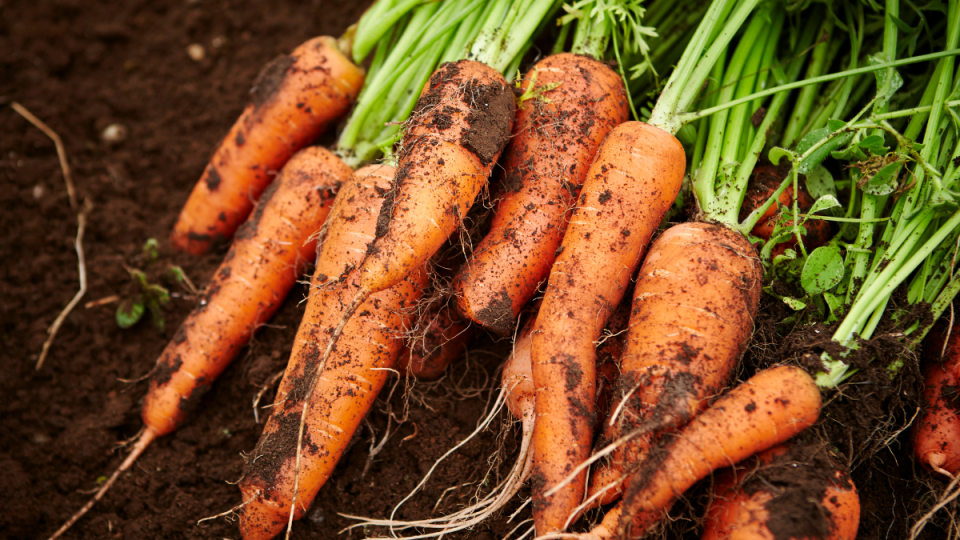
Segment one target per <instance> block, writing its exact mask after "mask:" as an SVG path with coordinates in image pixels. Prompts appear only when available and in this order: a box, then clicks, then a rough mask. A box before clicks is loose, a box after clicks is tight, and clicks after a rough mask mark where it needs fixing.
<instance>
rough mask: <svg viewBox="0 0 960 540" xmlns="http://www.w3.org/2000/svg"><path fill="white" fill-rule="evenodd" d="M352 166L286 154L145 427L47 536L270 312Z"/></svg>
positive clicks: (156, 386) (174, 420)
mask: <svg viewBox="0 0 960 540" xmlns="http://www.w3.org/2000/svg"><path fill="white" fill-rule="evenodd" d="M350 172H351V170H350V167H348V166H347V165H346V164H344V163H343V162H342V161H340V159H339V158H338V157H336V156H335V155H333V154H332V153H331V152H329V151H327V150H325V149H323V148H319V147H312V148H307V149H305V150H303V151H301V152H300V153H298V154H297V155H296V156H294V157H293V158H292V159H291V160H290V162H289V163H288V164H287V167H285V168H284V170H283V172H281V174H280V176H279V178H278V179H277V182H276V183H274V184H273V186H271V189H270V190H269V191H268V192H265V193H264V196H263V197H262V198H261V200H260V202H259V203H258V204H257V209H256V211H255V212H254V213H253V214H252V215H251V216H250V219H249V220H247V222H246V224H244V226H243V228H242V229H241V230H240V232H239V233H238V234H237V239H236V241H235V242H234V244H233V247H231V248H230V251H229V252H228V253H227V256H226V258H224V261H223V263H222V264H221V265H220V268H219V270H217V272H216V274H214V277H213V279H212V280H211V282H210V284H209V285H208V286H207V290H206V293H204V295H203V298H202V299H201V300H200V305H199V306H198V307H197V308H196V309H194V310H193V312H192V313H191V314H190V315H189V316H188V317H187V319H186V320H185V321H184V322H183V324H182V325H180V328H179V330H177V332H176V334H174V336H173V340H172V341H171V342H170V343H169V344H168V345H167V347H166V348H165V349H164V350H163V353H162V354H161V355H160V358H159V359H158V360H157V367H156V368H155V369H154V372H153V376H152V377H151V379H150V390H149V392H148V393H147V397H146V400H145V401H144V403H143V412H142V416H143V423H144V430H143V431H142V432H141V433H140V436H139V438H138V439H137V442H136V443H135V444H134V446H133V450H132V451H131V452H130V454H129V455H128V456H127V458H126V459H125V460H124V461H123V463H122V464H121V465H120V467H119V468H118V469H117V470H116V471H115V472H114V473H113V475H112V476H110V478H109V479H108V480H107V481H106V482H105V483H104V484H103V486H101V488H100V490H99V491H97V493H96V495H94V497H93V499H92V500H91V501H90V502H88V503H87V505H86V506H84V507H83V508H82V509H81V510H80V511H79V512H77V513H76V514H74V515H73V517H71V518H70V520H69V521H67V523H65V524H64V525H63V526H62V527H61V528H60V529H59V530H58V531H57V532H56V533H54V535H53V536H52V537H51V539H52V538H56V537H58V536H60V535H61V534H62V533H63V532H64V531H66V530H67V529H68V528H69V527H70V526H71V525H72V524H73V523H74V522H76V521H77V519H79V518H80V517H81V516H83V514H85V513H86V512H87V511H88V510H90V508H92V507H93V505H94V503H96V501H98V500H100V499H101V498H102V497H103V495H104V493H106V491H107V490H108V489H109V488H110V486H112V485H113V483H114V482H115V481H116V480H117V478H119V476H120V473H122V472H123V471H125V470H127V469H129V468H130V466H131V465H132V464H133V462H134V461H135V460H136V459H137V458H138V457H139V456H140V454H142V453H143V451H144V450H145V449H146V448H147V446H149V444H150V443H151V442H152V441H153V440H154V439H156V438H157V437H160V436H163V435H166V434H168V433H170V432H172V431H173V430H175V429H176V428H177V427H179V426H180V424H182V423H183V421H184V420H185V418H186V414H187V412H188V411H190V410H191V409H193V408H194V407H196V406H197V404H198V403H199V400H200V396H202V395H203V394H204V392H206V391H207V390H208V389H209V388H210V385H211V384H212V383H213V380H214V379H215V378H216V377H217V376H219V375H220V373H221V372H223V370H224V369H226V367H227V366H228V365H229V364H230V362H231V361H233V359H234V357H236V355H237V353H238V352H240V350H241V349H242V348H243V347H244V346H245V345H246V344H247V342H248V341H249V340H250V336H251V335H252V334H253V332H254V331H255V330H256V329H257V327H258V326H259V325H261V324H263V323H264V322H265V321H267V320H268V319H269V318H270V317H271V316H272V315H273V314H274V312H276V310H277V309H278V308H279V307H280V304H281V303H282V302H283V299H284V298H286V296H287V293H289V292H290V289H292V288H293V285H294V284H295V283H296V279H297V277H298V276H299V275H300V273H301V272H302V271H303V269H304V267H305V266H306V263H307V262H308V261H312V260H313V258H314V254H315V253H316V240H315V239H314V238H313V235H314V233H316V232H317V230H319V229H320V227H321V225H322V224H323V222H324V219H326V217H327V214H328V213H329V211H330V207H331V205H332V204H333V200H334V197H333V193H335V192H336V190H337V189H338V188H339V186H340V183H341V182H342V181H343V180H345V179H346V178H347V177H348V176H349V175H350Z"/></svg>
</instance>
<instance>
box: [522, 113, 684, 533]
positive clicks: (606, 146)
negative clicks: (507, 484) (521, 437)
mask: <svg viewBox="0 0 960 540" xmlns="http://www.w3.org/2000/svg"><path fill="white" fill-rule="evenodd" d="M685 167H686V158H685V155H684V151H683V146H682V145H681V144H680V142H679V141H678V140H677V139H676V138H675V137H674V136H673V135H671V134H669V133H667V132H666V131H663V130H661V129H659V128H656V127H653V126H650V125H648V124H644V123H641V122H626V123H624V124H621V125H619V126H618V127H616V128H615V129H614V130H613V131H611V132H610V133H609V134H608V135H607V137H606V139H605V140H604V142H603V144H602V145H601V146H600V149H599V151H598V152H597V155H596V158H595V160H594V162H593V164H592V165H591V166H590V169H589V171H588V173H587V177H586V180H585V183H584V186H583V189H582V190H581V194H580V198H579V199H578V206H577V208H576V209H575V210H574V212H573V215H572V217H571V219H570V224H569V226H568V228H567V231H566V234H565V235H564V238H563V243H562V244H561V247H560V253H559V254H558V256H557V259H556V262H555V263H554V265H553V268H552V269H551V271H550V278H549V282H548V285H547V292H546V294H545V296H544V299H543V304H542V306H541V308H540V313H539V315H538V316H537V322H536V328H535V330H534V335H533V379H534V383H535V385H536V391H537V399H536V412H537V418H536V424H535V426H534V442H533V445H534V464H535V467H536V471H535V473H534V482H533V487H534V490H533V514H534V522H535V526H536V530H537V534H540V535H542V534H547V533H550V532H554V531H559V530H562V529H563V528H564V525H565V523H566V521H567V518H568V517H569V516H570V515H571V514H572V512H573V510H574V508H575V507H576V506H577V505H578V504H580V502H581V500H582V499H583V493H584V488H585V486H584V483H585V475H584V474H581V475H579V476H578V477H577V479H576V480H574V481H573V482H571V483H569V484H568V485H567V486H565V487H564V488H563V489H561V490H560V491H558V492H557V493H555V494H554V495H552V496H551V497H549V498H546V497H545V496H544V494H545V492H546V491H547V490H549V489H551V488H552V487H553V486H555V485H556V484H558V483H559V482H561V481H562V480H563V479H564V478H566V477H567V476H568V475H569V474H570V473H571V472H572V470H573V469H574V468H575V467H576V466H577V465H579V464H580V463H582V462H583V461H584V460H586V459H587V457H588V456H589V454H590V446H591V442H592V438H593V431H594V423H595V421H596V416H595V414H596V413H595V402H596V395H595V392H596V349H595V347H596V345H595V342H596V341H597V339H598V337H599V336H600V332H601V330H602V329H603V327H604V325H605V324H606V322H607V318H608V317H609V316H610V314H611V312H612V311H613V310H614V309H615V308H616V307H617V305H618V304H619V303H620V300H621V299H622V298H623V295H624V293H625V291H626V289H627V286H628V284H629V282H630V278H631V277H632V276H633V273H634V271H635V270H636V268H637V266H638V264H639V262H640V259H641V258H642V255H643V252H644V251H645V249H646V247H647V244H648V243H649V242H650V238H651V236H652V235H653V232H654V231H655V230H656V229H657V227H658V226H659V224H660V221H661V220H662V219H663V215H664V214H665V213H666V211H667V209H668V208H669V207H670V205H671V204H672V203H673V201H674V199H675V198H676V196H677V193H678V192H679V190H680V185H681V182H682V180H683V175H684V170H685Z"/></svg>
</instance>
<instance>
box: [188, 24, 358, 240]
mask: <svg viewBox="0 0 960 540" xmlns="http://www.w3.org/2000/svg"><path fill="white" fill-rule="evenodd" d="M363 77H364V73H363V69H361V68H359V67H357V66H356V65H355V64H353V62H351V61H350V60H349V59H348V58H347V57H346V56H344V54H343V53H341V52H340V50H339V47H338V45H337V40H335V39H334V38H331V37H326V36H323V37H317V38H314V39H311V40H309V41H307V42H306V43H303V44H302V45H300V46H299V47H297V48H296V49H294V50H293V52H292V53H290V54H289V55H281V56H278V57H277V58H275V59H274V60H273V61H271V62H270V63H269V64H267V65H266V66H265V67H264V68H263V70H262V71H261V72H260V75H259V76H258V77H257V80H256V81H255V82H254V86H253V90H252V91H251V103H250V104H249V105H247V107H246V108H245V109H244V110H243V113H242V114H241V115H240V118H239V119H237V122H236V123H235V124H234V125H233V127H232V128H230V131H229V132H228V133H227V135H226V137H224V139H223V141H222V142H221V143H220V145H219V147H218V148H217V149H216V151H215V152H214V154H213V157H212V158H211V159H210V163H209V164H208V165H207V167H206V169H204V171H203V175H202V176H201V177H200V181H199V182H197V184H196V186H195V187H194V188H193V191H192V192H191V193H190V197H189V198H188V199H187V202H186V204H185V205H184V207H183V210H182V211H181V213H180V217H179V218H178V219H177V223H176V225H175V226H174V229H173V234H172V236H171V242H172V243H173V245H174V246H175V247H176V248H178V249H180V250H182V251H186V252H188V253H192V254H194V255H202V254H203V253H206V251H207V250H208V249H209V248H210V246H211V245H212V244H213V243H214V242H217V241H224V240H228V239H230V238H231V237H232V236H233V234H234V232H235V231H236V229H237V227H239V226H240V224H241V223H243V220H245V219H246V218H247V215H248V214H249V213H250V211H251V209H252V208H253V205H254V202H255V201H256V200H257V199H258V198H259V197H260V194H261V193H263V191H264V190H265V189H266V187H267V186H268V185H269V184H270V182H271V181H272V180H273V178H274V176H275V175H276V172H277V171H279V170H280V169H281V168H282V167H283V164H284V163H286V162H287V160H288V159H290V157H291V156H292V155H293V154H294V153H296V152H297V151H298V150H300V149H301V148H304V147H305V146H307V145H308V144H311V143H312V142H313V141H314V140H315V139H316V138H317V137H318V136H319V135H320V134H322V133H323V132H324V131H325V130H326V129H327V127H329V126H330V125H331V124H332V123H333V122H336V121H337V120H339V119H340V117H341V116H343V115H344V114H345V113H346V112H347V109H348V107H349V106H350V104H351V103H352V102H353V100H354V99H355V98H356V96H357V93H358V92H359V91H360V85H361V84H363Z"/></svg>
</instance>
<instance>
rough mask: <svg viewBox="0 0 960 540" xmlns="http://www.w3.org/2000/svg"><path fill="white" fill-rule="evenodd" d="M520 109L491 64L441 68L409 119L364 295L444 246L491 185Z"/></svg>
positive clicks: (364, 277)
mask: <svg viewBox="0 0 960 540" xmlns="http://www.w3.org/2000/svg"><path fill="white" fill-rule="evenodd" d="M514 109H515V106H514V101H513V92H512V91H511V90H510V87H509V86H508V85H507V82H506V81H505V80H504V79H503V76H501V75H500V73H498V72H497V71H496V70H494V69H493V68H491V67H489V66H487V65H485V64H481V63H479V62H473V61H470V60H461V61H459V62H455V63H448V64H443V65H442V66H440V67H439V68H437V70H436V71H435V72H434V74H433V75H432V76H431V77H430V81H429V82H428V83H427V85H426V86H425V88H424V90H423V93H422V94H421V95H420V100H419V101H418V102H417V106H416V108H415V109H414V111H413V114H412V115H411V117H410V120H409V121H408V122H407V128H406V133H405V134H404V137H403V140H402V141H401V146H402V149H401V151H400V153H399V156H398V166H397V176H396V179H395V180H394V184H393V187H392V189H391V190H390V192H389V193H387V195H386V198H385V199H384V202H383V207H382V208H381V210H380V219H379V221H378V222H377V240H376V242H375V243H374V245H373V246H372V247H371V249H370V252H369V255H368V256H367V257H366V258H365V259H364V261H363V265H362V266H361V267H360V271H361V286H362V288H361V290H360V292H359V293H358V294H370V293H374V292H378V291H382V290H384V289H386V288H388V287H390V286H392V285H394V284H395V283H398V282H399V281H400V280H401V279H403V277H404V276H406V275H407V273H409V272H410V271H412V270H415V269H419V268H420V267H422V266H423V265H424V264H425V263H426V262H427V260H429V259H430V258H431V257H432V256H433V255H434V253H436V252H437V250H439V249H440V246H441V245H442V244H443V243H444V242H445V241H446V240H447V237H449V236H450V234H451V233H453V231H454V230H456V228H457V227H458V226H459V225H460V222H461V219H462V218H463V216H464V215H466V213H467V211H468V210H469V209H470V207H471V206H473V202H474V200H476V198H477V195H479V194H480V191H481V190H482V189H483V187H484V186H485V185H486V183H487V178H488V177H489V176H490V171H491V169H492V168H493V165H494V164H495V163H496V162H497V158H498V157H499V156H500V151H501V150H502V149H503V146H504V145H505V144H506V141H507V138H508V137H509V135H510V128H511V125H512V122H513V114H514Z"/></svg>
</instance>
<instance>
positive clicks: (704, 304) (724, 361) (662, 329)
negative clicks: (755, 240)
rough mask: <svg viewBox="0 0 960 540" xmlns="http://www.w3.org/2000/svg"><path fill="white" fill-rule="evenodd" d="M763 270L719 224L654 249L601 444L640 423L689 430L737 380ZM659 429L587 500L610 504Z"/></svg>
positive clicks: (685, 231) (642, 275) (624, 454)
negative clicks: (596, 496) (693, 420)
mask: <svg viewBox="0 0 960 540" xmlns="http://www.w3.org/2000/svg"><path fill="white" fill-rule="evenodd" d="M762 284H763V269H762V267H761V266H760V260H759V258H758V257H757V255H756V254H755V252H754V250H753V247H752V246H751V245H750V242H748V241H747V239H746V238H745V237H743V235H741V234H739V233H737V232H735V231H733V230H731V229H729V228H727V227H724V226H722V225H717V224H706V223H684V224H681V225H677V226H674V227H671V228H670V229H667V231H666V232H665V233H663V234H662V235H661V236H660V237H658V238H657V240H656V241H655V242H654V243H653V244H652V245H651V246H650V250H649V252H648V253H647V257H646V259H645V260H644V262H643V266H642V267H641V269H640V272H639V274H638V276H637V282H636V285H635V289H634V296H633V309H632V312H631V316H630V327H629V331H628V333H627V339H626V346H625V351H624V354H623V357H622V358H621V361H620V369H621V375H620V382H619V384H618V388H617V391H616V392H615V394H616V395H618V396H622V398H623V399H621V400H620V402H619V403H618V405H616V409H615V410H618V411H621V412H620V413H619V414H617V416H616V417H615V418H611V419H610V421H608V422H605V423H604V435H603V438H602V439H601V443H600V445H601V446H603V445H604V444H605V442H607V441H614V440H617V439H619V438H620V437H621V436H622V435H624V434H626V433H628V432H631V431H633V430H635V429H637V428H639V427H640V426H641V425H648V424H651V423H652V424H653V425H656V426H657V430H658V431H659V430H664V429H669V428H678V427H681V426H683V425H685V424H686V423H687V422H689V421H690V419H691V418H693V417H694V416H696V415H697V414H698V413H699V412H700V411H701V410H703V409H704V408H705V407H706V406H707V401H708V400H709V399H710V398H712V397H713V396H716V395H717V394H719V393H720V391H721V390H722V389H723V388H724V387H726V385H727V384H728V383H729V382H730V379H731V377H732V376H733V372H734V370H735V368H736V366H737V362H738V361H739V360H740V356H741V355H742V354H743V351H744V350H745V349H746V346H747V343H748V342H749V340H750V336H751V334H752V332H753V319H754V316H755V315H756V312H757V309H758V307H759V304H760V293H761V286H762ZM653 436H654V432H649V433H646V434H644V435H640V436H638V437H636V438H634V439H633V440H631V441H630V442H628V443H627V444H625V445H624V446H623V447H622V448H621V449H618V450H617V451H615V452H614V454H613V457H612V460H611V461H610V462H609V463H608V464H607V466H605V467H601V468H600V469H599V470H598V471H597V474H595V475H594V476H593V477H592V478H591V485H590V495H591V496H592V495H594V494H596V493H597V492H599V491H605V492H606V494H603V495H601V498H600V499H599V500H598V501H597V503H598V504H608V503H610V502H612V501H613V500H614V499H615V498H616V497H615V496H616V494H618V493H619V490H620V488H619V479H620V478H622V477H623V476H624V475H625V474H627V473H629V472H630V470H631V468H632V466H633V465H632V464H640V463H642V462H643V461H644V458H645V457H646V453H647V452H648V451H649V449H650V445H651V444H652V442H653Z"/></svg>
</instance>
